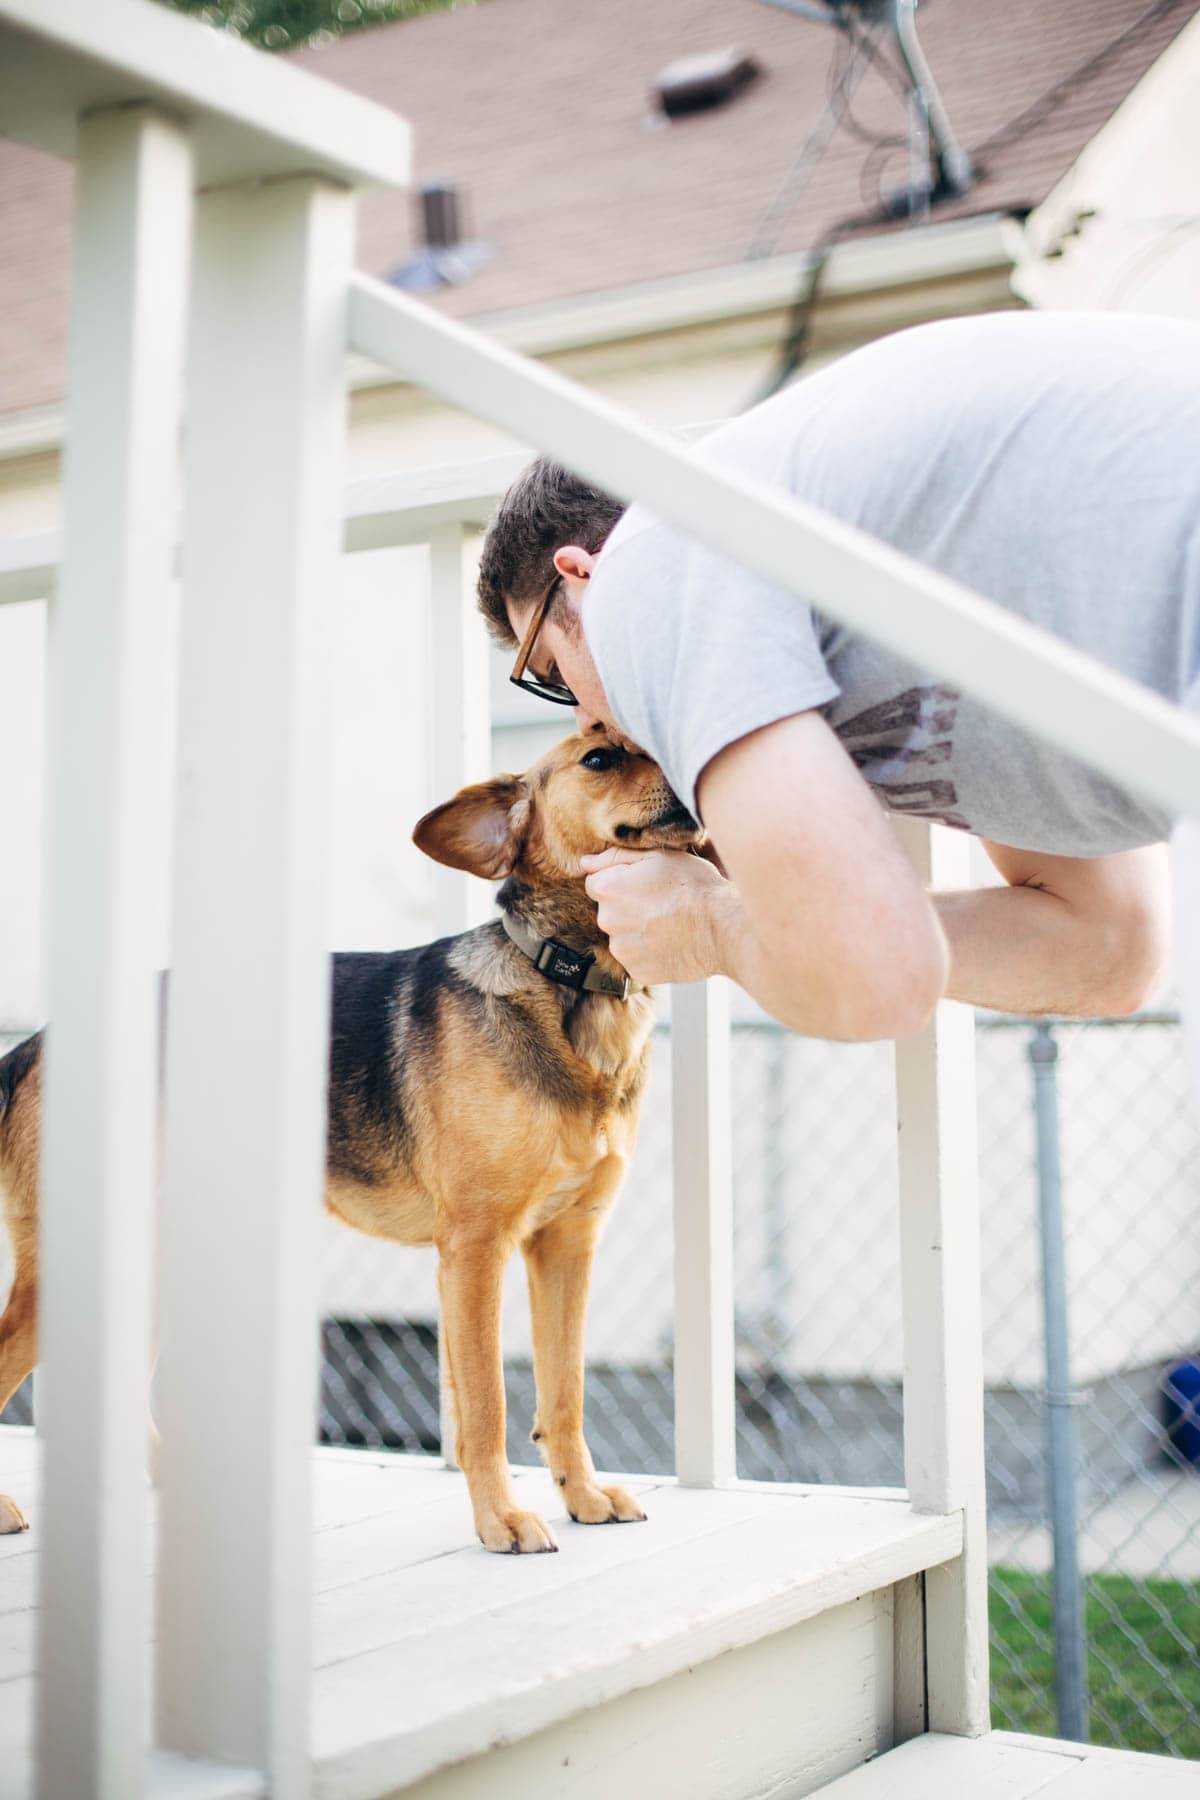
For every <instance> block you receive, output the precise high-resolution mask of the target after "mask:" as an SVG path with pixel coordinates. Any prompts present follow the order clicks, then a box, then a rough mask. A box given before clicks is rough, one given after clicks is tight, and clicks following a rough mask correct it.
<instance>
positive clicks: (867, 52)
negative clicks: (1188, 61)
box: [752, 0, 1186, 404]
mask: <svg viewBox="0 0 1200 1800" xmlns="http://www.w3.org/2000/svg"><path fill="white" fill-rule="evenodd" d="M1179 4H1180V0H1154V4H1153V5H1151V6H1148V7H1146V8H1145V10H1144V11H1143V12H1141V13H1140V14H1139V15H1138V17H1137V18H1136V19H1134V20H1133V21H1132V22H1131V23H1130V24H1129V25H1127V26H1126V27H1125V28H1124V30H1122V31H1119V32H1118V33H1117V35H1116V36H1115V37H1112V38H1110V39H1109V40H1108V42H1107V43H1105V44H1102V45H1101V46H1100V48H1099V49H1098V50H1096V51H1094V52H1093V53H1092V55H1091V56H1088V57H1085V59H1084V60H1083V61H1082V62H1081V63H1077V64H1076V66H1075V68H1073V69H1071V70H1069V71H1068V73H1067V74H1066V75H1064V76H1062V77H1061V78H1060V80H1058V81H1056V82H1055V83H1054V84H1053V85H1052V86H1051V87H1049V88H1047V89H1046V90H1045V92H1044V93H1042V94H1040V95H1038V97H1037V98H1036V99H1035V100H1032V101H1030V103H1029V104H1028V105H1027V106H1024V107H1022V108H1021V110H1020V112H1018V113H1015V114H1014V115H1013V116H1012V118H1010V119H1009V120H1007V121H1006V123H1005V124H1003V125H1000V126H998V127H997V128H996V130H995V131H993V132H991V133H990V135H989V136H988V137H986V138H985V139H984V140H983V141H982V143H979V144H976V145H975V146H973V147H972V149H971V150H970V151H969V155H970V158H971V160H972V162H974V163H975V164H976V167H978V166H979V159H980V158H981V157H983V156H985V155H988V154H990V153H992V152H994V151H996V150H1000V149H1005V148H1007V146H1008V145H1009V144H1014V143H1016V142H1017V141H1018V140H1019V139H1020V138H1023V137H1025V136H1026V135H1027V134H1028V133H1029V132H1030V131H1033V130H1035V129H1036V127H1037V126H1038V125H1040V124H1041V123H1042V121H1043V120H1044V119H1046V118H1048V117H1049V116H1050V114H1051V113H1053V112H1054V110H1055V109H1056V108H1057V107H1058V106H1059V105H1060V104H1061V103H1062V101H1063V100H1065V99H1066V98H1067V97H1068V95H1069V94H1071V93H1072V92H1073V91H1074V89H1075V88H1077V87H1078V86H1080V85H1081V84H1082V83H1084V82H1086V81H1088V80H1090V79H1091V77H1092V76H1093V75H1095V74H1097V73H1098V72H1099V70H1100V69H1102V68H1103V67H1104V66H1105V64H1106V63H1108V62H1110V61H1111V60H1112V58H1113V57H1114V56H1117V55H1119V54H1120V52H1121V51H1122V50H1123V49H1124V48H1125V47H1126V45H1127V44H1130V43H1132V42H1133V40H1134V39H1135V38H1137V37H1139V36H1140V35H1141V34H1142V33H1143V32H1144V31H1145V30H1146V29H1147V28H1148V27H1149V26H1151V25H1153V24H1155V23H1156V22H1157V21H1158V20H1159V19H1160V18H1164V17H1165V16H1166V15H1167V14H1168V13H1170V12H1172V11H1174V10H1175V8H1176V7H1177V6H1179ZM838 26H839V29H840V30H843V31H844V32H845V33H846V36H847V39H848V41H849V42H850V43H851V45H852V46H853V47H854V48H855V49H857V51H858V53H859V57H860V59H861V60H862V61H870V62H872V63H874V64H875V66H876V67H877V68H878V69H879V71H880V73H881V74H883V75H884V76H885V79H892V78H894V80H893V85H894V83H895V82H896V81H899V80H900V79H901V77H900V74H899V71H898V70H895V69H893V68H892V66H891V64H890V62H889V61H888V59H887V58H886V57H885V56H884V54H883V52H882V51H881V50H880V49H879V47H878V45H877V44H875V43H874V41H873V39H872V34H871V33H870V32H869V31H868V30H867V28H866V27H865V26H863V25H862V24H861V23H859V22H858V21H853V22H851V21H850V16H849V15H848V14H847V15H845V16H844V18H843V19H839V21H838ZM889 71H890V74H889ZM860 73H861V70H860ZM904 94H905V98H907V88H905V89H904ZM850 98H851V94H846V96H845V99H844V102H843V104H842V106H841V108H840V112H839V119H838V121H835V127H836V123H837V122H841V120H842V119H843V118H845V116H846V115H847V114H849V110H850V109H849V103H850ZM828 111H829V107H828V106H827V108H826V113H825V114H823V115H822V119H824V118H825V117H826V116H827V114H828ZM847 122H849V123H850V129H851V130H853V131H854V132H855V135H856V136H858V137H860V138H869V137H871V136H872V134H871V133H870V131H869V128H866V127H861V126H859V122H858V121H857V120H853V119H852V115H851V119H850V120H848V121H847ZM829 135H830V136H832V131H831V132H830V133H829ZM811 141H812V139H811V136H810V139H809V142H810V143H811ZM825 141H826V142H828V138H826V140H825ZM907 143H908V139H907V137H899V136H896V137H890V136H889V135H888V134H886V133H884V134H880V135H878V136H876V137H875V138H874V142H873V143H872V144H871V148H870V149H869V150H868V153H867V155H866V157H865V158H864V159H863V167H862V173H861V176H860V186H861V187H862V189H863V197H864V202H865V200H866V191H865V189H866V182H867V179H868V177H869V176H870V177H871V178H872V179H873V180H874V184H875V190H876V205H875V206H874V207H873V208H870V209H869V210H864V211H862V212H859V213H852V214H849V215H847V216H846V217H844V218H842V219H839V220H837V221H836V222H835V223H834V224H832V225H830V226H829V227H827V229H826V230H825V231H823V232H822V234H821V236H820V237H819V238H818V239H817V242H816V243H815V244H814V245H813V246H812V248H811V250H810V251H809V258H808V263H807V266H806V269H805V275H804V280H803V283H802V285H801V289H800V292H799V293H798V294H797V296H796V299H795V300H794V302H793V304H792V308H791V311H790V313H789V315H788V324H787V331H786V334H785V336H784V340H783V343H782V345H781V346H780V352H779V359H778V361H777V363H776V366H775V369H774V370H773V372H772V373H771V375H770V376H768V378H767V380H766V381H765V382H764V384H763V386H762V387H761V388H760V389H759V391H758V392H757V393H756V394H755V396H754V401H753V402H752V404H753V403H756V402H758V401H760V400H766V399H768V398H769V397H770V396H771V395H772V394H776V393H778V392H779V391H780V389H781V388H783V387H786V386H787V384H788V382H790V381H791V380H792V379H793V377H794V376H795V375H796V374H797V373H798V372H799V370H800V369H801V368H802V367H803V365H804V363H805V361H806V360H807V357H808V354H809V349H810V344H811V336H812V322H813V314H814V312H815V309H816V304H817V300H818V298H819V297H820V291H821V286H822V283H823V281H824V278H825V274H826V271H827V269H828V265H829V259H830V256H831V255H832V253H833V251H834V249H835V248H836V247H837V245H838V244H839V243H841V242H842V241H843V239H845V238H847V237H849V236H850V235H851V234H852V233H853V232H856V231H860V230H863V229H865V228H867V227H869V226H872V225H890V224H894V223H895V222H896V219H897V214H896V211H895V209H894V208H890V207H889V206H888V205H887V203H886V202H885V201H884V200H883V199H882V182H883V167H884V164H885V162H886V160H887V158H888V157H889V156H890V155H891V153H892V152H893V151H895V150H899V149H902V148H903V147H904V146H905V145H906V144H907ZM807 148H808V146H807V145H806V146H805V151H807ZM823 148H824V144H822V149H823ZM805 151H802V152H801V156H802V157H803V156H804V154H805ZM799 160H800V159H797V165H796V166H798V165H799ZM789 179H790V178H789ZM791 205H794V199H793V200H792V202H791V203H790V205H789V208H788V210H789V211H790V210H791ZM764 223H765V221H764ZM1184 229H1186V227H1185V228H1184ZM761 231H762V227H761V226H760V228H759V232H761ZM755 235H756V238H757V237H758V235H759V233H756V234H755ZM1172 248H1173V246H1172ZM759 254H763V253H762V252H759ZM1134 260H1135V261H1137V260H1138V259H1134ZM1125 275H1126V278H1127V279H1128V270H1126V271H1125Z"/></svg>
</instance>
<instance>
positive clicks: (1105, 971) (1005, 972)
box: [933, 887, 1157, 1018]
mask: <svg viewBox="0 0 1200 1800" xmlns="http://www.w3.org/2000/svg"><path fill="white" fill-rule="evenodd" d="M933 903H934V907H935V909H936V911H937V914H938V917H939V919H940V920H941V924H942V929H943V930H944V932H945V934H946V941H947V943H948V944H949V947H950V973H949V977H948V980H947V983H946V995H947V998H948V999H951V1000H964V1001H966V1002H968V1003H969V1004H971V1005H973V1006H986V1007H991V1008H994V1009H995V1010H997V1011H999V1012H1013V1013H1061V1014H1065V1015H1067V1016H1069V1017H1074V1018H1096V1017H1102V1016H1104V1015H1106V1014H1124V1013H1128V1012H1132V1011H1134V1010H1135V1009H1136V1008H1137V1007H1138V1006H1140V1005H1144V1004H1145V1001H1146V999H1147V997H1148V994H1149V991H1150V990H1151V989H1152V987H1153V984H1154V980H1155V977H1156V973H1157V970H1156V966H1155V963H1156V959H1153V960H1150V961H1148V959H1147V957H1146V955H1145V954H1144V953H1143V951H1142V949H1141V946H1140V945H1138V944H1136V943H1131V941H1130V936H1129V933H1128V932H1127V931H1126V930H1125V929H1123V927H1122V926H1121V925H1120V924H1119V923H1113V922H1109V921H1106V920H1104V919H1103V918H1101V919H1092V918H1089V917H1087V916H1084V915H1081V913H1080V911H1079V910H1078V909H1077V908H1075V907H1073V906H1072V905H1071V904H1070V903H1069V902H1068V901H1066V900H1064V899H1063V898H1062V897H1061V896H1059V895H1058V894H1054V893H1049V892H1047V891H1045V890H1044V889H1042V888H1037V887H996V888H978V889H974V890H972V891H971V892H969V893H960V894H935V895H933Z"/></svg>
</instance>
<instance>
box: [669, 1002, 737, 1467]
mask: <svg viewBox="0 0 1200 1800" xmlns="http://www.w3.org/2000/svg"><path fill="white" fill-rule="evenodd" d="M671 1143H672V1184H673V1189H674V1229H675V1472H676V1474H677V1475H678V1477H679V1479H680V1481H681V1482H683V1483H685V1484H686V1485H687V1486H689V1487H714V1486H716V1485H717V1484H718V1483H719V1482H722V1481H728V1480H730V1479H731V1478H732V1477H733V1476H734V1474H735V1473H736V1471H737V1456H736V1448H735V1440H734V1391H733V1389H734V1354H733V1348H734V1336H733V1329H734V1327H733V1174H732V1162H731V1151H730V1093H729V990H728V988H727V987H726V985H725V983H724V982H722V981H696V982H688V983H686V984H684V985H681V986H679V987H674V988H672V989H671Z"/></svg>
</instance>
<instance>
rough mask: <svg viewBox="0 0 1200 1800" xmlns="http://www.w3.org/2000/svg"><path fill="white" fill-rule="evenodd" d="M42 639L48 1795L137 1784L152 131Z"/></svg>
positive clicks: (107, 314)
mask: <svg viewBox="0 0 1200 1800" xmlns="http://www.w3.org/2000/svg"><path fill="white" fill-rule="evenodd" d="M78 179H79V186H78V195H77V200H76V215H75V247H74V273H73V285H72V297H71V323H70V340H69V352H68V376H67V393H68V406H69V417H70V430H69V441H68V446H67V452H66V465H65V474H64V502H65V516H66V526H65V531H64V543H63V567H62V575H61V581H60V584H59V591H58V595H57V598H56V600H55V603H54V606H53V609H52V620H51V633H50V674H49V681H50V696H49V734H48V736H49V749H50V802H49V843H48V877H47V927H46V936H47V958H48V969H47V997H48V1005H49V1011H50V1016H51V1017H52V1019H53V1026H52V1028H51V1031H50V1033H49V1035H48V1040H47V1046H48V1047H47V1057H46V1074H45V1102H44V1133H43V1163H42V1223H41V1231H42V1257H41V1351H42V1370H43V1375H42V1379H41V1380H40V1382H39V1387H38V1415H39V1424H40V1427H41V1429H42V1431H43V1433H44V1435H45V1439H46V1465H45V1469H46V1479H45V1494H44V1499H43V1508H42V1510H43V1517H42V1523H41V1531H42V1537H43V1540H44V1542H45V1544H46V1546H47V1549H48V1552H49V1553H48V1555H47V1557H46V1559H45V1562H44V1564H43V1579H44V1593H43V1598H42V1610H41V1615H40V1637H41V1650H40V1657H41V1668H42V1670H43V1677H42V1684H41V1689H40V1695H39V1724H38V1744H39V1752H38V1755H39V1786H38V1791H39V1793H40V1794H41V1795H43V1796H45V1797H46V1800H61V1797H62V1796H63V1795H66V1794H70V1795H71V1796H72V1800H86V1796H89V1795H97V1796H99V1795H106V1796H112V1800H128V1797H129V1796H132V1795H134V1794H136V1793H137V1792H138V1791H139V1788H140V1785H141V1774H142V1762H143V1756H144V1749H145V1738H146V1728H147V1722H146V1718H145V1711H144V1701H143V1694H144V1673H145V1667H146V1657H145V1649H144V1646H145V1619H144V1616H143V1615H144V1612H145V1606H146V1593H145V1582H144V1555H145V1550H144V1530H145V1474H144V1465H145V1394H146V1382H147V1378H148V1369H149V1361H148V1357H149V1329H150V1326H149V1320H150V1306H149V1298H150V1275H149V1238H150V1217H151V1205H152V1187H153V1136H154V1133H153V1121H154V1104H155V1041H156V1024H157V1020H156V995H155V979H154V969H153V967H152V959H153V932H152V929H151V920H150V916H149V893H150V891H151V890H152V889H153V879H152V876H153V871H152V869H151V868H150V866H149V864H150V856H151V851H150V847H149V845H148V842H147V838H146V831H145V811H146V808H145V804H144V802H145V795H144V793H143V781H144V773H145V770H146V768H147V767H148V766H150V765H151V764H153V763H157V762H158V761H159V760H160V759H161V757H162V755H163V754H164V746H163V745H162V744H160V743H158V742H157V741H156V739H155V733H154V719H155V713H154V709H153V700H154V694H155V692H156V689H157V687H158V685H159V684H160V683H161V682H162V681H163V680H164V679H165V674H166V672H165V671H164V670H162V669H160V668H156V667H154V666H153V663H152V659H151V656H150V654H149V646H151V645H152V644H153V643H154V642H155V632H154V614H155V612H156V610H157V609H159V608H161V607H162V606H164V605H165V603H166V598H167V585H168V579H169V570H170V554H171V544H172V540H173V536H174V521H175V503H176V494H177V480H178V471H177V435H178V428H179V418H180V401H181V383H182V357H183V334H184V318H185V302H186V292H187V255H188V230H189V222H190V212H191V189H192V168H191V160H190V154H189V148H188V143H187V140H186V138H185V136H184V135H183V134H182V133H181V132H180V131H179V129H178V128H177V127H176V126H175V125H174V124H173V123H171V122H169V121H167V120H165V119H162V118H160V117H158V116H156V115H155V114H154V113H152V112H150V111H149V110H147V109H144V108H139V109H127V110H124V111H121V112H117V113H104V114H97V115H95V116H93V117H92V118H90V119H88V120H85V121H84V122H83V124H82V125H81V126H80V131H79V178H78Z"/></svg>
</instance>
